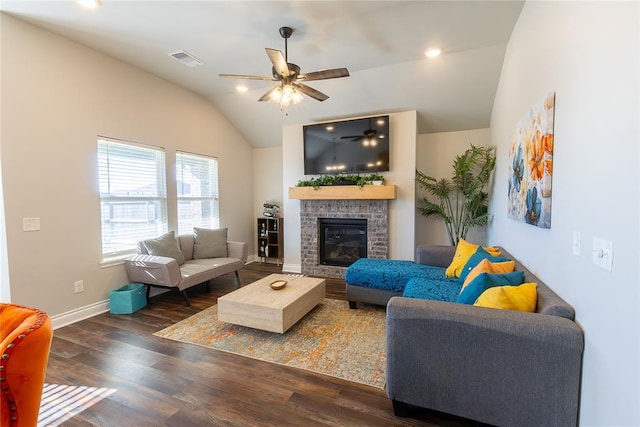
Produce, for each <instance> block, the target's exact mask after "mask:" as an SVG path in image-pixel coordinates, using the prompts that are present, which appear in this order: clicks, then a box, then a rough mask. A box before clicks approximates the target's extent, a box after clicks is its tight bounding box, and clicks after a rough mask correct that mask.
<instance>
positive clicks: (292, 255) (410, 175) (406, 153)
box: [282, 111, 417, 272]
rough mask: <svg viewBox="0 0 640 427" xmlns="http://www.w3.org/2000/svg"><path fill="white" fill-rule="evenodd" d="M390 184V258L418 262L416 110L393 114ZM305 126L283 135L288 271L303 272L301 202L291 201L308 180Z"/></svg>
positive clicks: (285, 130)
mask: <svg viewBox="0 0 640 427" xmlns="http://www.w3.org/2000/svg"><path fill="white" fill-rule="evenodd" d="M354 118H355V117H354ZM389 124H390V138H391V139H390V141H391V147H390V152H389V157H390V158H389V161H390V171H389V172H384V176H385V179H386V180H387V182H388V183H389V184H394V185H396V186H397V194H396V196H397V197H396V199H395V200H392V201H390V202H389V258H392V259H411V260H412V259H414V251H415V226H414V224H415V181H414V177H415V165H416V141H417V115H416V112H415V111H407V112H403V113H393V114H389ZM302 141H303V135H302V124H300V125H287V126H284V127H283V132H282V164H283V165H284V167H283V174H282V191H283V194H284V197H285V200H284V207H285V211H286V218H285V223H284V224H285V226H284V240H285V253H284V267H283V269H284V270H285V271H291V272H300V270H301V265H300V264H301V258H300V201H299V200H297V199H293V200H291V199H289V198H288V194H289V187H294V186H295V185H296V183H297V182H298V181H299V180H301V179H304V177H305V175H304V164H303V144H302Z"/></svg>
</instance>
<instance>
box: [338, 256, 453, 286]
mask: <svg viewBox="0 0 640 427" xmlns="http://www.w3.org/2000/svg"><path fill="white" fill-rule="evenodd" d="M414 277H421V278H426V279H445V275H444V268H442V267H434V266H430V265H422V264H417V263H415V262H413V261H405V260H391V259H374V258H360V259H358V260H357V261H356V262H354V263H353V264H351V265H350V266H349V267H348V268H347V271H346V272H345V275H344V280H345V281H346V282H347V284H349V285H357V286H365V287H370V288H377V289H384V290H387V291H393V292H402V291H403V290H404V287H405V286H406V284H407V282H408V281H409V280H410V279H412V278H414Z"/></svg>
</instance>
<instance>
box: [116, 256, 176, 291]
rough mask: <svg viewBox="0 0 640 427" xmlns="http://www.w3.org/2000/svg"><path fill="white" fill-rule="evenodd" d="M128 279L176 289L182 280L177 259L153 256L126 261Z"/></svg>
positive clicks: (136, 257) (132, 258) (137, 257)
mask: <svg viewBox="0 0 640 427" xmlns="http://www.w3.org/2000/svg"><path fill="white" fill-rule="evenodd" d="M124 266H125V269H126V271H127V277H128V278H129V280H130V281H132V282H140V283H144V284H147V285H159V286H167V287H174V286H177V285H178V283H179V282H180V280H182V273H181V272H180V266H179V265H178V263H177V262H176V260H175V259H173V258H169V257H163V256H153V255H135V256H132V257H130V258H128V259H126V260H125V262H124Z"/></svg>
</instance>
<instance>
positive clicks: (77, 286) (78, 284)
mask: <svg viewBox="0 0 640 427" xmlns="http://www.w3.org/2000/svg"><path fill="white" fill-rule="evenodd" d="M73 289H74V291H75V293H76V294H79V293H80V292H84V281H82V280H77V281H75V282H73Z"/></svg>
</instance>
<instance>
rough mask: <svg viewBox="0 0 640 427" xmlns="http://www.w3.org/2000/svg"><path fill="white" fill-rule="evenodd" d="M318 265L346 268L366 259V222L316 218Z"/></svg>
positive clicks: (363, 220)
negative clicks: (318, 251) (361, 259)
mask: <svg viewBox="0 0 640 427" xmlns="http://www.w3.org/2000/svg"><path fill="white" fill-rule="evenodd" d="M318 230H319V236H318V240H319V242H320V245H319V246H320V248H319V249H320V254H319V258H320V264H322V265H336V266H340V267H348V266H350V265H351V264H353V263H354V262H355V261H357V260H358V259H359V258H366V257H367V220H366V219H346V218H318Z"/></svg>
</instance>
